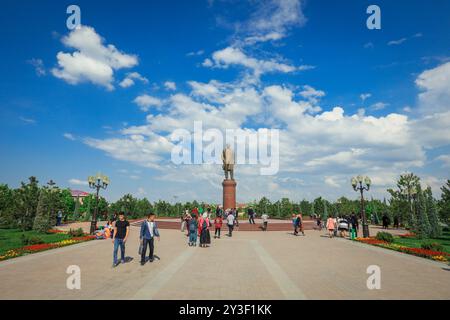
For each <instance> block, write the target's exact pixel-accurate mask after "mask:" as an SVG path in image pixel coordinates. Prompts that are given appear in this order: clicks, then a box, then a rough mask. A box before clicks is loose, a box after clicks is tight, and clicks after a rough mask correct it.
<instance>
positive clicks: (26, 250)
mask: <svg viewBox="0 0 450 320" xmlns="http://www.w3.org/2000/svg"><path fill="white" fill-rule="evenodd" d="M52 231H54V230H50V232H52ZM54 233H65V232H64V231H60V232H54ZM94 239H95V236H91V235H85V236H82V237H73V238H70V239H66V240H62V241H58V242H52V243H42V244H33V245H28V246H24V247H21V248H17V249H13V250H9V251H7V252H6V253H5V254H4V255H2V256H0V261H3V260H7V259H11V258H15V257H18V256H22V255H25V254H30V253H35V252H41V251H46V250H50V249H55V248H61V247H66V246H70V245H72V244H76V243H81V242H85V241H90V240H94Z"/></svg>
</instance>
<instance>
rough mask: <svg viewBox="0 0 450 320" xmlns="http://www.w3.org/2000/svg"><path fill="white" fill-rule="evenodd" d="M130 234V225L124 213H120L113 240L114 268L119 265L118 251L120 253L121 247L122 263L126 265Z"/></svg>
mask: <svg viewBox="0 0 450 320" xmlns="http://www.w3.org/2000/svg"><path fill="white" fill-rule="evenodd" d="M129 232H130V223H129V222H128V221H127V220H125V215H124V213H123V212H120V213H119V220H118V221H116V225H115V227H114V236H113V240H112V242H113V243H114V253H113V268H114V267H116V266H117V265H118V264H119V262H118V261H117V251H119V247H120V260H121V263H125V242H127V239H128V233H129Z"/></svg>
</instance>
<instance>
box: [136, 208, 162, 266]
mask: <svg viewBox="0 0 450 320" xmlns="http://www.w3.org/2000/svg"><path fill="white" fill-rule="evenodd" d="M155 237H156V238H158V241H159V230H158V226H157V225H156V221H155V214H153V213H150V214H149V215H148V216H147V220H145V221H144V222H142V225H141V232H140V236H139V238H140V239H141V244H142V252H141V266H143V265H144V264H145V254H146V253H147V246H149V247H150V255H149V261H150V262H153V260H154V256H153V252H154V248H155V243H154V239H155Z"/></svg>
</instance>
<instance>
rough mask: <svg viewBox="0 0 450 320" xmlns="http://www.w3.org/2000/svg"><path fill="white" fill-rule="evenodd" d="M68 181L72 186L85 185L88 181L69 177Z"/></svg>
mask: <svg viewBox="0 0 450 320" xmlns="http://www.w3.org/2000/svg"><path fill="white" fill-rule="evenodd" d="M69 183H70V184H71V185H74V186H87V185H88V182H87V181H85V180H80V179H70V180H69Z"/></svg>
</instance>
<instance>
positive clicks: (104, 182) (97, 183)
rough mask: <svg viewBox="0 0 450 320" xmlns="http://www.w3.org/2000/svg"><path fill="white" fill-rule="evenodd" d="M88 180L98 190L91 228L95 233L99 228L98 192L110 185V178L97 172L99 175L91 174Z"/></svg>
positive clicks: (90, 185) (91, 231)
mask: <svg viewBox="0 0 450 320" xmlns="http://www.w3.org/2000/svg"><path fill="white" fill-rule="evenodd" d="M88 182H89V188H91V189H95V190H96V194H95V210H94V215H93V216H92V220H91V229H90V233H91V234H94V232H95V230H97V215H98V193H99V191H100V189H106V188H107V187H108V185H109V178H108V177H107V176H105V175H102V174H100V173H97V175H96V176H95V177H94V176H90V177H89V178H88Z"/></svg>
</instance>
